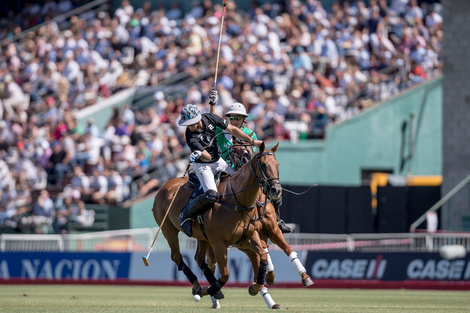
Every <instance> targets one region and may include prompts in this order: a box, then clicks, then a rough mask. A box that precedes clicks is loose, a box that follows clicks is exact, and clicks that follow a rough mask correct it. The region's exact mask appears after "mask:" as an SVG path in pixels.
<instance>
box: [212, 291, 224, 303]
mask: <svg viewBox="0 0 470 313" xmlns="http://www.w3.org/2000/svg"><path fill="white" fill-rule="evenodd" d="M213 297H214V298H216V299H218V300H222V299H223V298H225V296H224V293H223V292H222V290H219V291H217V292H216V293H215V295H213ZM219 306H220V305H219Z"/></svg>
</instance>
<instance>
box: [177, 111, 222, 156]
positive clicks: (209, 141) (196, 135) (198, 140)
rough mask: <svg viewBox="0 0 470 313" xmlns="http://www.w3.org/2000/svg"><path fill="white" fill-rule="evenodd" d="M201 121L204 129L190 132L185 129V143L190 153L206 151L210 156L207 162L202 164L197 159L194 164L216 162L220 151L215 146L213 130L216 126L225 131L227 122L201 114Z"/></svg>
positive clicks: (214, 116) (209, 114) (216, 116)
mask: <svg viewBox="0 0 470 313" xmlns="http://www.w3.org/2000/svg"><path fill="white" fill-rule="evenodd" d="M201 120H202V122H203V123H204V127H205V129H204V130H197V131H195V132H192V131H190V130H189V127H188V128H186V134H185V137H186V143H187V144H188V146H189V148H190V149H191V151H195V150H198V151H204V150H206V151H207V152H209V154H210V155H211V160H210V161H209V162H202V161H200V160H199V159H198V160H197V161H196V163H212V162H216V161H218V160H219V158H220V155H221V151H220V147H219V145H218V144H217V139H215V128H216V126H217V127H220V128H222V129H227V127H228V122H227V120H225V119H223V118H221V117H220V116H218V115H216V114H211V113H204V114H202V118H201Z"/></svg>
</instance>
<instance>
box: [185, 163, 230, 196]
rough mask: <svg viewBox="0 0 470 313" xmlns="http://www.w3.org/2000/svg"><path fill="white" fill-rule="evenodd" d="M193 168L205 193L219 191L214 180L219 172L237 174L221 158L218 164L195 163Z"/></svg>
mask: <svg viewBox="0 0 470 313" xmlns="http://www.w3.org/2000/svg"><path fill="white" fill-rule="evenodd" d="M193 168H194V170H195V171H196V176H197V178H199V181H200V182H201V186H202V189H204V192H206V191H207V190H209V189H212V190H215V191H217V186H216V185H215V179H214V174H215V173H216V172H217V171H225V172H227V173H228V174H229V175H232V174H233V173H235V170H234V169H233V168H232V167H231V166H230V165H228V164H227V162H225V160H224V159H222V158H219V160H218V161H217V162H213V163H193Z"/></svg>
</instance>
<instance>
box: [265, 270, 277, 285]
mask: <svg viewBox="0 0 470 313" xmlns="http://www.w3.org/2000/svg"><path fill="white" fill-rule="evenodd" d="M275 283H276V275H274V272H268V273H267V274H266V284H268V285H270V286H272V285H274V284H275Z"/></svg>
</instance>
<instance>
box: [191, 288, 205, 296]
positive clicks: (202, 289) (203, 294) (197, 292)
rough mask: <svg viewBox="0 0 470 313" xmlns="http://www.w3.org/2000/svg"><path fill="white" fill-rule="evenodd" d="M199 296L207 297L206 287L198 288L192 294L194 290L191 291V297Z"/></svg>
mask: <svg viewBox="0 0 470 313" xmlns="http://www.w3.org/2000/svg"><path fill="white" fill-rule="evenodd" d="M195 294H196V295H199V296H200V297H201V298H202V297H204V296H208V295H209V293H208V292H207V287H199V288H198V290H196V292H195V293H194V290H193V295H195Z"/></svg>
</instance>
